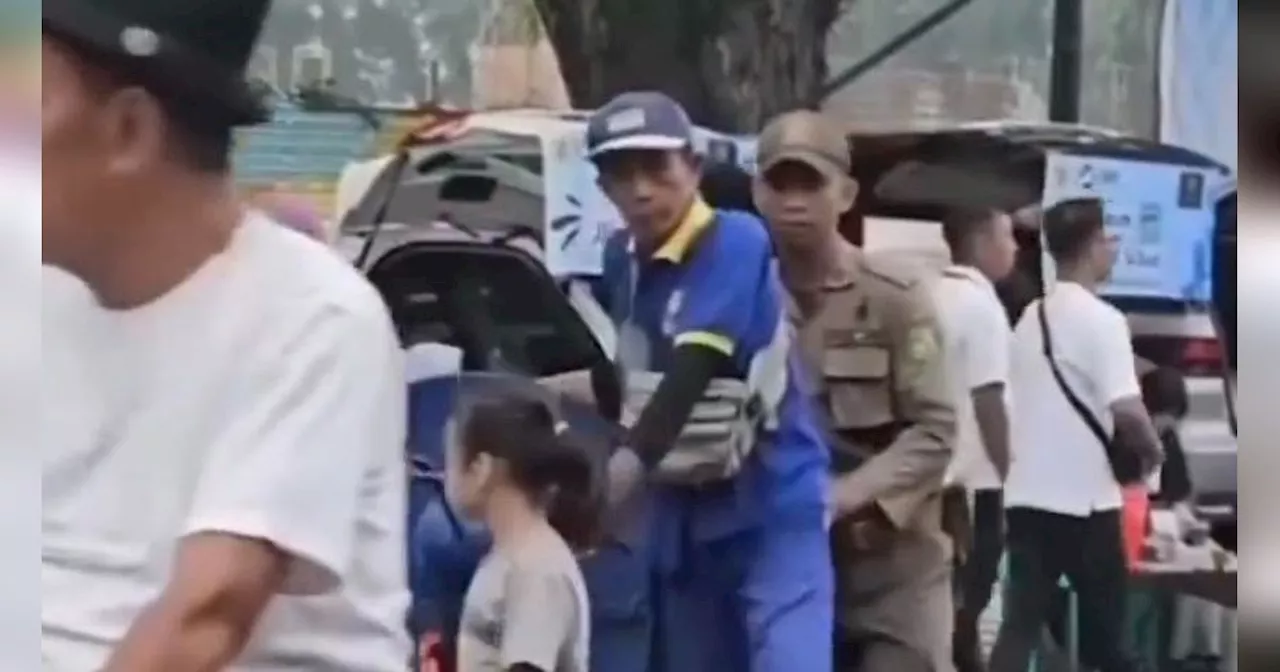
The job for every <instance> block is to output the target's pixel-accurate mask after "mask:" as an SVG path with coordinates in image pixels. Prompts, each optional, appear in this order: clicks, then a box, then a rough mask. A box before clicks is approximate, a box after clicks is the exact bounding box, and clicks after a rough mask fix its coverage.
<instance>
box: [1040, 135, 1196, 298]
mask: <svg viewBox="0 0 1280 672" xmlns="http://www.w3.org/2000/svg"><path fill="white" fill-rule="evenodd" d="M1045 171H1046V175H1045V187H1044V193H1043V196H1042V199H1041V204H1042V205H1043V206H1044V207H1045V208H1046V209H1047V208H1049V207H1050V206H1052V205H1054V204H1056V203H1058V202H1060V201H1064V200H1068V199H1073V198H1088V197H1096V198H1100V199H1102V201H1103V202H1104V204H1105V209H1106V225H1107V232H1108V233H1109V234H1111V235H1113V236H1115V237H1116V238H1117V240H1118V244H1119V250H1118V256H1117V259H1116V265H1115V269H1114V271H1113V273H1112V277H1111V282H1110V283H1108V284H1107V286H1106V287H1104V288H1103V292H1102V293H1103V294H1104V295H1107V296H1117V297H1131V298H1152V299H1173V300H1179V301H1194V302H1202V301H1208V300H1209V298H1210V292H1211V289H1212V287H1211V285H1212V280H1211V272H1210V271H1211V269H1210V259H1209V254H1210V250H1211V245H1212V238H1213V209H1212V203H1211V199H1209V198H1208V195H1207V190H1208V185H1209V181H1210V179H1211V178H1212V174H1211V173H1210V171H1206V170H1203V169H1199V168H1191V167H1187V166H1179V165H1171V164H1163V163H1148V162H1144V161H1132V160H1119V159H1103V158H1098V157H1088V156H1069V155H1063V154H1051V155H1050V156H1049V158H1048V160H1047V161H1046V162H1045ZM1044 268H1045V270H1046V278H1047V279H1048V278H1052V277H1053V274H1052V268H1053V263H1052V261H1051V260H1050V259H1049V258H1048V255H1047V254H1046V255H1045V263H1044Z"/></svg>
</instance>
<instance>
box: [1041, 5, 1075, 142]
mask: <svg viewBox="0 0 1280 672" xmlns="http://www.w3.org/2000/svg"><path fill="white" fill-rule="evenodd" d="M1083 57H1084V0H1053V53H1052V54H1051V56H1050V60H1049V121H1055V122H1061V123H1068V124H1070V123H1079V121H1080V93H1081V86H1082V84H1081V68H1082V64H1083V63H1082V61H1083Z"/></svg>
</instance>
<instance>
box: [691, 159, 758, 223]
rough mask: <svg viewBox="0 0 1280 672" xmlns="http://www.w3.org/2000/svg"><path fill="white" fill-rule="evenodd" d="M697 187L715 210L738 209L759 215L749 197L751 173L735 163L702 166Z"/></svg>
mask: <svg viewBox="0 0 1280 672" xmlns="http://www.w3.org/2000/svg"><path fill="white" fill-rule="evenodd" d="M699 189H700V191H701V192H702V197H703V198H704V199H706V201H707V204H708V205H710V206H711V207H713V208H715V209H717V210H740V211H742V212H749V213H751V214H753V215H756V216H759V215H760V213H759V211H758V210H757V209H756V204H755V201H754V200H753V199H752V198H751V174H750V173H748V172H747V171H745V170H743V169H742V167H741V166H739V165H738V164H736V163H725V162H714V163H710V164H708V165H707V166H706V167H705V168H703V171H702V184H701V186H700V187H699Z"/></svg>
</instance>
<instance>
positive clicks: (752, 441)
mask: <svg viewBox="0 0 1280 672" xmlns="http://www.w3.org/2000/svg"><path fill="white" fill-rule="evenodd" d="M627 378H628V381H627V408H628V410H629V411H630V412H631V413H632V414H635V415H638V414H639V412H640V411H641V410H642V409H643V408H644V407H645V406H646V405H648V403H649V399H650V397H652V396H653V393H654V392H655V391H656V389H657V383H658V382H659V381H660V380H661V377H660V376H657V375H652V374H632V375H629V376H627ZM761 407H762V404H761V403H760V400H759V397H758V396H757V395H756V394H754V393H753V392H752V391H751V388H750V386H749V385H748V384H747V383H746V382H744V381H741V380H733V379H728V378H717V379H715V380H712V381H711V383H710V384H709V385H708V386H707V391H706V393H705V394H704V395H703V397H702V400H701V401H699V402H698V403H697V404H696V405H694V407H693V412H692V413H691V414H690V416H689V421H688V422H686V423H685V426H684V429H683V430H682V431H681V432H680V437H679V438H678V439H676V444H675V445H674V446H673V447H672V448H671V451H670V452H668V453H667V455H666V457H664V458H662V461H661V462H659V463H658V466H657V468H656V469H654V471H653V475H652V477H653V479H654V480H655V481H657V482H659V483H665V484H667V485H681V486H700V485H708V484H711V483H717V482H720V481H726V480H729V479H731V478H733V477H735V476H737V475H738V472H740V471H742V467H743V465H744V464H746V462H747V460H748V459H749V458H750V457H751V452H752V451H753V450H755V447H756V444H757V442H758V441H759V439H760V433H761V430H762V429H764V424H765V423H764V414H763V413H761V412H760V411H761Z"/></svg>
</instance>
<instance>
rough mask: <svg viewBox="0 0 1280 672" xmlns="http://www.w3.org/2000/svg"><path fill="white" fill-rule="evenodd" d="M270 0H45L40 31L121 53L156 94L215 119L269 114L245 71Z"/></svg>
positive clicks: (240, 121) (111, 54)
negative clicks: (186, 105) (178, 101)
mask: <svg viewBox="0 0 1280 672" xmlns="http://www.w3.org/2000/svg"><path fill="white" fill-rule="evenodd" d="M270 8H271V1H270V0H44V8H43V9H44V12H43V14H44V16H43V22H42V29H43V32H44V33H46V34H50V35H53V36H54V37H55V38H57V39H59V40H63V41H65V42H68V43H69V44H71V45H72V46H78V47H81V48H85V49H87V50H89V51H90V52H91V53H99V54H102V55H104V56H106V57H108V58H112V59H119V62H120V63H121V64H123V65H124V66H125V67H127V68H128V70H129V73H130V74H132V75H136V77H137V81H138V82H139V83H140V84H141V85H142V86H144V87H146V88H147V89H148V90H149V91H152V92H153V93H155V94H156V96H157V97H159V98H162V99H176V100H180V101H183V102H184V103H186V104H188V105H193V106H198V108H199V109H200V110H201V111H202V112H207V113H208V114H209V115H210V116H211V117H213V118H214V119H216V120H217V121H219V122H225V123H226V124H228V125H230V126H247V125H252V124H257V123H261V122H263V121H266V120H267V119H268V118H269V114H268V112H267V110H266V109H265V106H264V104H263V102H264V101H262V100H261V98H260V97H259V96H258V95H257V94H256V93H255V92H254V91H253V89H252V87H250V86H249V83H248V82H247V80H246V77H245V71H246V69H247V67H248V64H249V59H250V58H251V57H252V55H253V49H254V47H255V45H256V44H257V42H258V37H259V36H260V35H261V33H262V25H263V22H264V21H265V20H266V17H267V13H268V11H269V10H270Z"/></svg>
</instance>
